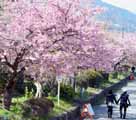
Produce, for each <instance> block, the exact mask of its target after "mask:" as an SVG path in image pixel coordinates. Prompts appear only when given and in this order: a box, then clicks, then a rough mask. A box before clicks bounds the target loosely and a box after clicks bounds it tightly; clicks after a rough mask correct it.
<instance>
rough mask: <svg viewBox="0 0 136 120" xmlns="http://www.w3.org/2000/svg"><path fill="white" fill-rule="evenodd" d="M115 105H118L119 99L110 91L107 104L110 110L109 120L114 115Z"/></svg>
mask: <svg viewBox="0 0 136 120" xmlns="http://www.w3.org/2000/svg"><path fill="white" fill-rule="evenodd" d="M114 103H116V104H117V99H116V96H115V94H113V92H112V90H109V92H108V94H107V96H106V104H107V108H108V111H107V113H108V118H112V113H113V106H114Z"/></svg>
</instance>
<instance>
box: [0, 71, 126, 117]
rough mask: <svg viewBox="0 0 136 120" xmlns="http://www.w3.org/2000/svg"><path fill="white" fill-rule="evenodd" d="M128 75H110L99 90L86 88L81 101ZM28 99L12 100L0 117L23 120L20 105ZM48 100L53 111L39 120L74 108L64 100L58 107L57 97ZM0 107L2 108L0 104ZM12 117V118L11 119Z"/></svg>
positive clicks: (1, 111)
mask: <svg viewBox="0 0 136 120" xmlns="http://www.w3.org/2000/svg"><path fill="white" fill-rule="evenodd" d="M128 75H129V73H119V74H118V78H113V75H112V74H110V76H109V80H107V81H106V80H105V82H102V83H101V84H100V86H99V88H92V87H88V88H87V90H85V92H84V95H83V100H87V99H88V98H89V97H90V96H92V95H93V94H97V93H99V92H100V91H101V90H102V89H104V88H106V87H109V86H111V85H112V84H115V83H117V82H118V81H120V80H121V79H123V78H125V77H126V76H128ZM75 98H80V94H79V89H78V93H77V94H76V95H75ZM28 99H29V98H27V97H25V96H22V97H16V98H13V99H12V105H11V110H10V111H7V110H5V109H3V108H1V107H0V116H5V117H8V118H10V120H23V119H20V118H21V116H22V109H21V105H22V104H23V103H24V102H25V101H26V100H28ZM48 99H50V100H52V101H53V102H54V105H55V106H54V108H53V111H52V112H50V113H49V115H48V116H47V117H46V118H40V120H48V119H49V118H50V117H54V116H58V115H60V114H62V113H64V112H67V111H69V110H70V109H73V108H74V107H73V104H72V102H68V101H66V100H63V99H60V105H59V106H58V102H57V97H48ZM0 106H2V104H0ZM13 116H14V118H12V117H13ZM19 117H20V118H19ZM30 119H31V118H30ZM35 120H39V118H37V119H36V118H35Z"/></svg>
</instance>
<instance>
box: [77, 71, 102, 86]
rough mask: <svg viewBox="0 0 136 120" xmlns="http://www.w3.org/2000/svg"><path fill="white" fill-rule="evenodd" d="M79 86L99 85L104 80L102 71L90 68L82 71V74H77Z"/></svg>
mask: <svg viewBox="0 0 136 120" xmlns="http://www.w3.org/2000/svg"><path fill="white" fill-rule="evenodd" d="M76 79H77V81H78V84H79V86H81V87H84V88H87V87H88V86H90V87H95V86H96V87H98V86H99V84H100V83H101V81H102V80H103V76H102V75H101V72H98V71H95V70H92V69H88V70H85V71H82V72H81V73H80V74H78V75H77V76H76Z"/></svg>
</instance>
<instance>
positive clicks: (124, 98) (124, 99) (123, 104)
mask: <svg viewBox="0 0 136 120" xmlns="http://www.w3.org/2000/svg"><path fill="white" fill-rule="evenodd" d="M119 101H120V118H123V119H125V118H126V111H127V107H128V106H130V105H131V103H130V100H129V95H128V93H127V91H125V92H123V93H122V94H121V96H120V98H119V100H118V102H119ZM123 109H124V114H122V111H123Z"/></svg>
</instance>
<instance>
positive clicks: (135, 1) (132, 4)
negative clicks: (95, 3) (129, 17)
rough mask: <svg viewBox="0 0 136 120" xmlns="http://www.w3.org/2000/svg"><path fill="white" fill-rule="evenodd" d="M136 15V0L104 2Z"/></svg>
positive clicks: (109, 0)
mask: <svg viewBox="0 0 136 120" xmlns="http://www.w3.org/2000/svg"><path fill="white" fill-rule="evenodd" d="M102 1H103V2H107V3H109V4H112V5H114V6H117V7H120V8H123V9H126V10H128V11H130V12H133V13H135V14H136V0H102Z"/></svg>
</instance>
